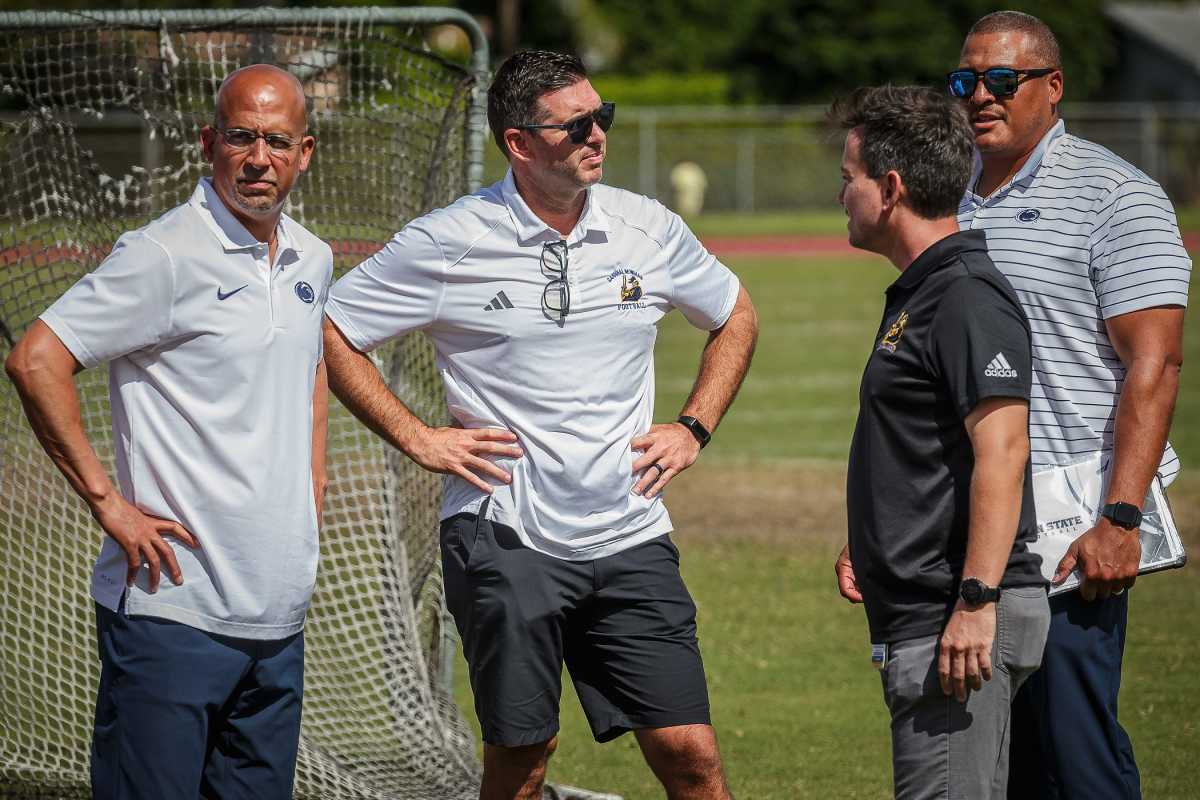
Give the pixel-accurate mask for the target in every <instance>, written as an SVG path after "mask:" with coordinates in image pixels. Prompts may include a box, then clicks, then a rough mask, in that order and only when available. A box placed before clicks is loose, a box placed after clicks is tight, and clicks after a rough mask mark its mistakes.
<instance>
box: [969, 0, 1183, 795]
mask: <svg viewBox="0 0 1200 800" xmlns="http://www.w3.org/2000/svg"><path fill="white" fill-rule="evenodd" d="M949 84H950V87H949V88H950V91H951V93H952V94H954V95H955V96H957V97H959V98H961V99H962V100H963V102H964V103H965V105H966V108H967V111H968V113H969V116H970V118H971V122H972V125H973V126H974V132H975V143H976V147H977V149H978V154H979V157H978V158H977V159H976V164H975V170H974V173H973V175H972V178H971V182H970V183H969V184H968V189H967V193H966V195H965V197H964V198H963V202H962V205H961V206H960V208H959V215H958V219H959V225H960V227H961V228H962V229H964V230H983V231H985V232H986V234H987V241H988V251H989V253H990V255H991V257H992V259H993V261H994V262H995V264H996V266H997V267H998V268H999V269H1000V271H1001V272H1003V273H1004V274H1005V275H1006V276H1007V277H1008V279H1009V281H1010V282H1011V283H1012V285H1013V287H1014V288H1015V289H1016V292H1017V296H1018V297H1019V298H1020V300H1021V303H1022V305H1023V306H1024V308H1025V311H1026V314H1027V315H1028V317H1029V322H1030V326H1031V331H1032V337H1033V339H1032V343H1033V369H1034V374H1033V392H1032V397H1031V404H1030V440H1031V446H1032V453H1031V457H1032V461H1033V466H1034V470H1035V471H1037V470H1038V468H1039V467H1048V466H1054V465H1064V464H1069V463H1072V462H1075V461H1079V460H1081V459H1083V458H1085V457H1087V456H1088V455H1091V454H1094V453H1100V454H1102V457H1103V459H1104V461H1105V462H1107V463H1108V474H1109V482H1108V488H1107V494H1106V495H1105V497H1104V503H1105V507H1104V512H1103V513H1102V516H1101V517H1100V519H1099V521H1098V522H1097V524H1096V525H1095V526H1094V527H1093V528H1091V529H1090V530H1088V531H1087V532H1086V533H1084V534H1083V535H1082V536H1081V537H1080V538H1079V539H1077V540H1076V541H1075V543H1074V544H1072V545H1071V547H1070V549H1069V550H1068V551H1067V554H1066V556H1065V557H1064V558H1063V559H1062V561H1061V562H1060V564H1059V565H1058V568H1057V571H1056V573H1055V576H1054V582H1055V583H1061V582H1062V581H1063V580H1065V579H1066V577H1067V576H1068V575H1069V574H1070V573H1071V572H1072V571H1077V572H1078V573H1079V576H1080V578H1081V580H1082V583H1081V585H1080V587H1079V590H1078V591H1071V592H1066V593H1063V594H1061V595H1057V596H1055V597H1053V598H1052V599H1051V611H1052V612H1053V618H1052V622H1051V628H1050V636H1049V640H1048V641H1047V644H1046V652H1045V655H1044V659H1043V663H1042V669H1041V670H1040V671H1039V672H1038V673H1037V674H1036V675H1035V676H1034V677H1033V678H1031V679H1030V680H1029V681H1028V682H1027V683H1026V684H1025V685H1024V686H1023V687H1022V689H1021V691H1020V693H1019V694H1018V695H1017V697H1016V698H1015V699H1014V712H1013V728H1014V730H1013V736H1012V747H1013V751H1012V767H1011V775H1012V779H1011V781H1010V783H1009V796H1010V797H1021V798H1030V797H1048V798H1075V797H1088V798H1128V797H1139V796H1140V794H1141V789H1140V781H1139V776H1138V770H1137V765H1136V764H1135V762H1134V757H1133V748H1132V745H1131V744H1130V741H1129V737H1128V736H1127V735H1126V733H1125V731H1124V730H1123V729H1122V727H1121V725H1120V724H1119V723H1118V721H1117V692H1118V688H1119V686H1120V670H1121V657H1122V651H1123V648H1124V642H1125V624H1126V615H1127V611H1128V604H1129V596H1128V595H1127V594H1125V593H1124V590H1125V589H1126V588H1128V587H1130V586H1132V585H1133V582H1134V579H1135V577H1136V574H1137V567H1138V563H1139V560H1140V557H1141V544H1140V542H1139V539H1138V535H1137V520H1138V519H1139V517H1140V507H1141V506H1142V503H1143V501H1144V498H1145V497H1146V492H1147V489H1148V488H1149V486H1150V482H1151V480H1152V479H1153V478H1154V476H1155V473H1158V474H1159V475H1161V476H1162V479H1163V482H1164V483H1170V481H1171V480H1172V479H1173V478H1174V477H1175V475H1176V474H1177V473H1178V472H1179V460H1178V458H1177V456H1176V455H1175V451H1174V450H1173V449H1172V448H1171V446H1170V445H1169V444H1168V443H1167V432H1168V429H1169V428H1170V424H1171V414H1172V411H1173V409H1174V405H1175V397H1176V394H1177V391H1178V386H1179V368H1180V365H1181V363H1182V355H1183V318H1184V306H1185V305H1186V304H1187V291H1188V280H1189V277H1190V273H1191V262H1190V260H1189V258H1188V255H1187V252H1186V251H1185V250H1184V247H1183V242H1182V239H1181V237H1180V235H1179V229H1178V226H1177V225H1176V221H1175V213H1174V210H1173V209H1172V207H1171V203H1170V201H1169V200H1167V198H1166V196H1165V195H1164V194H1163V191H1162V189H1161V188H1160V187H1159V186H1158V184H1156V183H1155V182H1154V181H1153V180H1151V179H1150V178H1148V177H1147V176H1146V175H1145V174H1144V173H1142V172H1141V171H1140V170H1138V169H1137V168H1136V167H1133V166H1132V165H1130V164H1128V163H1127V162H1125V161H1123V160H1121V159H1120V158H1118V157H1116V156H1115V155H1113V154H1112V153H1110V152H1109V151H1107V150H1105V149H1104V148H1102V147H1100V146H1098V145H1096V144H1093V143H1091V142H1088V141H1085V140H1083V139H1079V138H1076V137H1074V136H1071V135H1069V134H1067V133H1066V132H1065V130H1064V127H1063V123H1062V121H1061V120H1060V119H1059V116H1058V104H1059V102H1060V101H1061V100H1062V96H1063V73H1062V69H1061V61H1060V57H1059V49H1058V43H1057V41H1056V40H1055V38H1054V34H1053V33H1052V32H1051V31H1050V29H1049V28H1048V27H1047V26H1046V25H1045V24H1044V23H1043V22H1041V21H1040V20H1038V19H1037V18H1036V17H1031V16H1029V15H1027V14H1021V13H1017V12H1012V11H1001V12H996V13H994V14H989V15H987V16H985V17H983V18H982V19H980V20H979V21H978V22H977V23H975V25H974V27H972V28H971V31H970V32H969V33H968V34H967V38H966V41H965V42H964V44H963V50H962V55H961V58H960V61H959V68H958V69H957V70H955V71H954V72H952V73H950V76H949ZM1110 504H1111V505H1110Z"/></svg>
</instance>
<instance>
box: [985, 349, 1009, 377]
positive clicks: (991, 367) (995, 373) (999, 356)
mask: <svg viewBox="0 0 1200 800" xmlns="http://www.w3.org/2000/svg"><path fill="white" fill-rule="evenodd" d="M983 374H984V375H986V376H987V377H989V378H1015V377H1017V371H1016V370H1015V369H1013V368H1012V365H1011V364H1009V363H1008V359H1007V358H1005V357H1004V353H996V357H995V358H993V359H992V361H991V363H990V364H988V365H987V369H985V370H984V371H983Z"/></svg>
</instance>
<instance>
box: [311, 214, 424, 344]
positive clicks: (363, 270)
mask: <svg viewBox="0 0 1200 800" xmlns="http://www.w3.org/2000/svg"><path fill="white" fill-rule="evenodd" d="M444 272H445V260H444V259H443V258H442V251H441V247H439V246H438V243H437V240H436V239H434V238H433V236H432V234H430V233H429V232H428V231H426V230H425V229H424V228H423V227H421V226H420V225H419V224H417V223H410V224H409V225H407V226H406V227H405V228H404V229H403V230H402V231H400V232H399V233H397V234H396V235H395V236H394V237H392V240H391V241H390V242H388V243H387V244H386V245H384V247H383V249H382V250H380V251H379V252H378V253H376V254H375V255H373V256H371V257H370V258H368V259H367V260H366V261H364V262H363V263H361V264H359V265H358V266H357V267H355V268H354V269H352V270H350V271H349V272H347V273H346V274H345V275H343V276H342V277H341V279H340V280H338V281H337V282H336V283H334V285H333V288H332V289H331V290H330V292H329V301H328V302H327V303H326V304H325V314H326V315H327V316H328V317H329V319H330V320H332V321H333V324H334V325H337V326H338V328H339V329H340V330H341V331H342V333H343V334H345V335H346V338H347V339H349V340H350V343H351V344H353V345H354V346H355V347H356V348H358V349H359V350H361V351H363V352H368V351H370V350H374V349H375V348H376V347H379V346H380V345H381V344H383V343H385V342H388V341H390V340H392V339H394V338H396V337H397V336H400V335H402V334H404V333H407V332H408V331H412V330H419V329H421V328H425V327H428V326H429V325H431V324H433V322H434V320H436V319H437V315H438V311H439V310H440V307H441V303H442V297H443V295H444V293H445V280H444Z"/></svg>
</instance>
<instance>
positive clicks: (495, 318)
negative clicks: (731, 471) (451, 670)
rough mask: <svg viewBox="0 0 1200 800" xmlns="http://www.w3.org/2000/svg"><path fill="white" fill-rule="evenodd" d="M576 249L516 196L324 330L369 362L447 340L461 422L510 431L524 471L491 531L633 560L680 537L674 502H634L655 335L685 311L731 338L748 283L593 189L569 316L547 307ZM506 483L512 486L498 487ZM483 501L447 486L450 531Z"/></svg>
mask: <svg viewBox="0 0 1200 800" xmlns="http://www.w3.org/2000/svg"><path fill="white" fill-rule="evenodd" d="M561 238H562V237H561V236H560V235H559V233H558V232H557V231H555V230H553V229H552V228H550V227H549V226H548V225H546V223H544V222H542V220H540V219H539V218H538V217H537V216H536V215H535V214H534V213H533V212H532V211H530V209H529V207H528V206H527V205H526V204H525V201H524V200H523V199H522V198H521V196H520V194H519V193H518V192H517V190H516V186H515V184H514V182H513V176H512V173H511V172H510V173H509V174H508V176H506V177H505V178H504V180H503V181H500V182H499V183H496V184H494V185H492V186H490V187H487V188H485V189H482V190H480V191H479V192H477V193H476V194H473V195H469V196H467V197H463V198H460V199H459V200H458V201H457V202H455V203H454V204H453V205H451V206H449V207H447V208H444V209H440V210H438V211H435V212H433V213H431V214H429V215H427V216H424V217H421V218H420V219H417V220H415V221H413V222H412V223H410V224H409V225H408V226H407V227H405V228H404V230H402V231H400V233H398V234H396V236H395V238H393V239H392V241H391V242H389V243H388V244H387V246H386V247H384V248H383V250H381V251H380V252H379V253H377V254H376V255H375V256H374V257H372V258H370V259H368V260H367V261H364V262H363V263H362V264H359V265H358V266H357V267H355V268H354V269H353V270H352V271H351V272H349V273H347V274H346V275H345V276H344V277H342V278H341V279H340V280H339V281H338V282H337V283H336V284H335V285H334V287H333V290H332V291H331V293H330V297H329V304H328V305H327V306H326V309H325V310H326V314H327V315H328V316H329V318H330V319H331V320H332V321H333V322H334V324H336V325H337V326H338V328H339V329H341V331H342V332H343V333H344V334H345V335H346V337H347V338H348V339H349V340H350V342H351V343H352V344H353V345H354V346H355V347H356V348H358V349H359V350H362V351H368V350H371V349H373V348H375V347H378V346H379V345H380V344H382V343H384V342H386V341H388V340H389V339H392V338H395V337H397V336H399V335H401V334H403V333H405V332H406V331H411V330H424V331H425V332H426V333H427V334H428V335H429V337H430V338H431V339H432V340H433V344H434V347H435V349H436V351H437V359H438V368H439V370H440V372H441V375H442V378H443V380H444V381H445V384H446V400H447V403H448V405H449V410H450V414H451V416H453V418H454V419H455V420H456V421H457V422H458V423H459V424H461V425H463V426H464V427H467V428H482V427H498V428H506V429H508V430H511V431H512V432H513V433H515V434H516V435H517V437H518V438H519V443H520V446H521V447H522V448H523V450H524V452H525V455H524V457H523V458H520V459H515V460H513V459H497V463H499V464H501V465H503V466H504V467H505V469H507V470H509V471H510V472H511V473H512V476H513V480H512V483H511V484H510V485H502V484H499V485H496V486H495V492H494V494H493V495H492V502H491V503H490V504H489V505H488V510H487V516H488V517H489V518H490V519H492V520H493V521H497V522H500V523H502V524H504V525H508V526H510V527H512V528H514V529H515V530H516V532H517V534H518V535H519V536H520V538H521V541H522V542H523V543H524V544H525V545H526V546H528V547H531V548H533V549H535V550H539V551H541V552H543V553H546V554H548V555H551V556H555V557H557V558H563V559H570V560H589V559H595V558H601V557H603V556H607V555H612V554H613V553H618V552H620V551H622V550H624V549H626V548H629V547H633V546H635V545H637V544H639V543H641V542H644V541H647V540H649V539H651V538H653V537H655V536H659V535H661V534H663V533H666V532H667V531H670V530H671V520H670V517H669V516H668V514H667V510H666V508H665V507H664V506H663V504H662V500H661V498H660V497H655V498H653V499H646V498H645V497H641V496H637V495H634V494H632V491H631V490H632V489H633V486H634V483H635V482H636V477H637V476H634V475H633V473H632V465H633V460H634V458H635V454H634V453H633V452H632V451H631V450H630V442H631V441H632V440H633V439H634V437H636V436H640V435H642V434H644V433H646V431H648V430H649V429H650V425H651V422H652V414H653V410H654V341H655V338H656V336H657V333H658V328H657V323H658V321H659V320H661V319H662V318H663V316H665V315H666V314H667V312H668V311H670V310H671V309H672V308H678V309H679V310H681V311H682V312H683V314H684V316H685V317H687V319H688V321H690V322H691V323H692V324H693V325H695V326H696V327H698V328H702V329H705V330H713V329H715V328H719V327H721V326H722V325H723V324H725V321H726V319H728V317H729V314H730V313H731V312H732V311H733V306H734V303H735V301H736V300H737V295H738V287H739V284H738V280H737V277H736V276H735V275H734V274H733V273H732V272H730V271H729V270H728V269H726V268H725V266H724V265H722V264H721V263H720V262H719V261H717V260H716V258H714V257H713V256H712V255H710V254H709V253H708V252H707V251H706V250H705V249H704V248H703V246H701V244H700V243H699V242H698V241H697V240H696V238H695V236H693V235H692V233H691V231H689V230H688V228H687V226H686V225H684V223H683V221H682V220H681V219H680V218H679V217H678V216H676V215H675V214H673V213H671V212H670V211H668V210H667V209H666V208H664V207H663V206H662V205H661V204H659V203H657V202H655V201H654V200H650V199H648V198H645V197H642V196H640V195H635V194H632V193H630V192H626V191H622V190H620V189H614V188H612V187H608V186H603V185H597V186H593V187H591V188H590V189H589V190H588V193H587V201H586V205H585V208H584V212H583V215H582V216H581V218H580V220H579V222H578V223H577V224H576V226H575V229H574V230H573V231H572V232H571V235H570V236H569V237H567V240H566V241H567V253H568V256H567V257H568V267H567V280H568V282H569V284H570V293H571V300H570V312H569V313H568V315H567V317H566V318H565V319H564V320H560V319H559V317H558V314H557V313H554V312H551V311H548V310H546V309H544V307H543V304H542V292H543V289H544V287H545V286H546V284H547V282H548V281H549V278H548V277H547V276H546V275H544V274H543V272H542V268H541V266H540V259H541V255H542V249H543V245H544V244H546V243H547V242H555V241H558V240H559V239H561ZM494 483H496V484H498V482H494ZM483 497H484V495H483V493H482V492H481V491H480V490H479V489H477V488H475V487H473V486H472V485H471V484H469V483H467V482H466V481H464V480H462V479H461V478H458V477H457V476H449V477H448V478H447V480H446V482H445V492H444V497H443V504H442V517H443V518H446V517H449V516H453V515H454V514H457V513H460V512H464V511H465V512H471V513H477V512H478V510H479V508H480V505H481V503H482V501H483Z"/></svg>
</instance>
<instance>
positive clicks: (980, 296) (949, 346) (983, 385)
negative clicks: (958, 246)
mask: <svg viewBox="0 0 1200 800" xmlns="http://www.w3.org/2000/svg"><path fill="white" fill-rule="evenodd" d="M930 337H931V341H930V348H929V352H930V355H931V356H932V359H933V369H934V371H935V372H936V373H937V374H938V376H939V377H940V378H941V380H942V382H943V384H944V385H945V387H946V389H947V391H948V392H949V394H950V397H951V399H952V400H953V402H954V405H955V407H956V408H957V409H958V413H959V416H961V417H962V418H963V419H966V417H967V415H968V414H970V413H971V411H972V410H974V408H975V406H977V405H979V403H980V402H982V401H983V400H985V399H987V398H989V397H1012V398H1019V399H1022V400H1028V399H1029V391H1030V386H1031V384H1032V379H1033V374H1032V372H1033V370H1032V355H1031V352H1030V341H1029V326H1028V323H1027V322H1026V320H1025V312H1024V311H1022V310H1021V307H1020V305H1018V304H1017V302H1016V301H1015V300H1013V299H1010V298H1009V297H1008V296H1006V295H1005V294H1004V292H1003V291H1001V289H1000V288H999V287H997V286H994V285H992V284H991V283H990V282H989V281H987V280H984V279H982V278H976V277H965V278H960V279H959V280H957V281H955V282H954V283H953V284H951V286H950V287H949V288H948V289H947V291H946V294H945V295H944V296H943V297H942V300H941V302H940V303H939V304H938V310H937V316H936V317H935V319H934V322H933V325H932V326H931V329H930Z"/></svg>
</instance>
